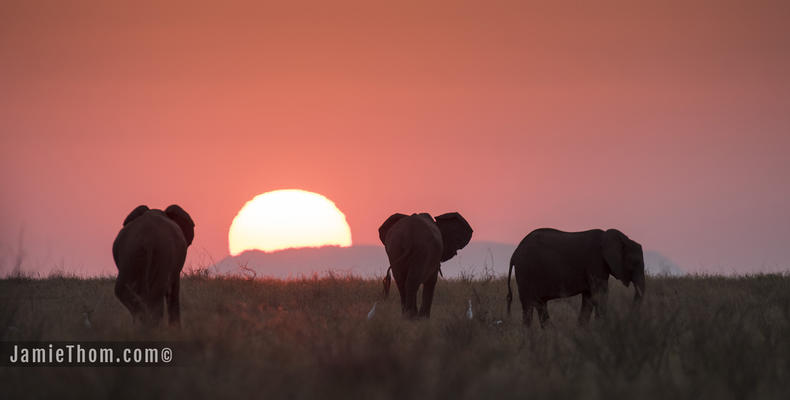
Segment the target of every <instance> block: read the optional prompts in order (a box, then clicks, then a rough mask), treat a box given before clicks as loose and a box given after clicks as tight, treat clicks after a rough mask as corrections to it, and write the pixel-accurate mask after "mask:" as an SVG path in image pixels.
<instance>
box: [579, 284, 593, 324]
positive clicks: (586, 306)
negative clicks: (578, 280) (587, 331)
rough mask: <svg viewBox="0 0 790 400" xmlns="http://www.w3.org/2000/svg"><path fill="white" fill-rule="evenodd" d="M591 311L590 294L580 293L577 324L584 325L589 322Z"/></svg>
mask: <svg viewBox="0 0 790 400" xmlns="http://www.w3.org/2000/svg"><path fill="white" fill-rule="evenodd" d="M592 311H593V302H592V295H591V294H590V292H584V293H582V309H581V311H579V325H581V326H584V325H587V323H589V322H590V315H591V314H592Z"/></svg>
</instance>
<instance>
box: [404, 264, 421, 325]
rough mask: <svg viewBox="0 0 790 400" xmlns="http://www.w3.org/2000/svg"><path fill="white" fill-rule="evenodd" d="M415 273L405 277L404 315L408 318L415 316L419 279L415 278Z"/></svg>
mask: <svg viewBox="0 0 790 400" xmlns="http://www.w3.org/2000/svg"><path fill="white" fill-rule="evenodd" d="M416 277H417V274H409V275H408V276H407V277H406V304H405V307H404V315H406V316H407V317H409V318H414V317H416V316H417V291H418V290H419V289H420V281H419V280H418V279H417V278H416Z"/></svg>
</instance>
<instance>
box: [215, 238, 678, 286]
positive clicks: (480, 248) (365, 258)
mask: <svg viewBox="0 0 790 400" xmlns="http://www.w3.org/2000/svg"><path fill="white" fill-rule="evenodd" d="M515 249H516V245H515V244H506V243H497V242H474V241H473V242H471V243H469V245H468V246H466V247H465V248H464V249H462V250H460V251H459V252H458V255H457V256H455V257H453V258H452V259H451V260H450V261H448V262H446V263H443V264H442V273H443V274H444V277H445V278H459V277H461V276H474V277H480V276H483V275H485V274H487V273H493V274H494V275H498V276H502V275H506V274H507V269H508V265H507V264H508V262H509V261H510V256H511V255H512V254H513V251H514V250H515ZM387 267H389V261H388V260H387V254H386V253H385V252H384V246H382V245H356V246H351V247H337V246H326V247H317V248H316V247H313V248H300V249H287V250H282V251H277V252H273V253H264V252H262V251H257V250H254V251H246V252H244V253H242V254H239V255H237V256H229V257H226V258H224V259H223V260H221V261H220V262H218V263H217V264H215V265H214V266H213V267H212V268H211V272H212V273H215V274H218V275H241V276H251V275H255V276H256V277H259V278H260V277H270V278H280V279H286V278H298V277H311V276H313V275H315V274H318V275H322V274H326V273H328V272H330V271H331V272H333V273H339V274H353V275H355V276H359V277H362V278H374V277H383V276H384V274H385V272H386V270H387ZM645 268H646V270H647V273H648V274H649V275H672V276H677V275H683V274H684V272H683V270H682V269H681V268H680V267H678V266H677V265H676V264H675V263H674V262H672V261H671V260H670V259H669V258H667V257H666V256H664V255H662V254H660V253H658V252H655V251H646V252H645Z"/></svg>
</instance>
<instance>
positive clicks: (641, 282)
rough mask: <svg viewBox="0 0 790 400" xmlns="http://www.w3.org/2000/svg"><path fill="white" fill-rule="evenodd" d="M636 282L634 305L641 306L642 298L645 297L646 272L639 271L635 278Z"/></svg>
mask: <svg viewBox="0 0 790 400" xmlns="http://www.w3.org/2000/svg"><path fill="white" fill-rule="evenodd" d="M633 282H634V303H636V304H640V303H641V302H642V297H643V296H644V295H645V272H644V270H642V271H638V272H637V273H636V274H634V276H633Z"/></svg>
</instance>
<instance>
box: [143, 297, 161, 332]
mask: <svg viewBox="0 0 790 400" xmlns="http://www.w3.org/2000/svg"><path fill="white" fill-rule="evenodd" d="M164 300H165V299H164V295H159V296H150V297H149V298H148V301H146V302H145V306H146V307H145V308H146V312H145V320H144V324H145V325H146V326H148V327H154V326H157V325H159V322H160V321H161V320H162V319H163V318H164V316H165V301H164Z"/></svg>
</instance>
